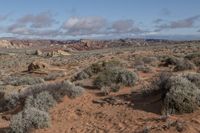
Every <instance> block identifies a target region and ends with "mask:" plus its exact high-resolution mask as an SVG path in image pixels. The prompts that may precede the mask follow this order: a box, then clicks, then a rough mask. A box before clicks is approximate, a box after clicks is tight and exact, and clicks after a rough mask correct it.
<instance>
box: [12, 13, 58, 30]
mask: <svg viewBox="0 0 200 133" xmlns="http://www.w3.org/2000/svg"><path fill="white" fill-rule="evenodd" d="M53 17H54V16H53V14H52V13H51V12H50V11H45V12H41V13H39V14H37V15H33V14H27V15H25V16H23V17H21V18H19V19H18V20H17V22H16V24H15V25H30V27H32V28H46V27H50V26H52V25H53V24H54V23H56V20H55V19H54V18H53Z"/></svg>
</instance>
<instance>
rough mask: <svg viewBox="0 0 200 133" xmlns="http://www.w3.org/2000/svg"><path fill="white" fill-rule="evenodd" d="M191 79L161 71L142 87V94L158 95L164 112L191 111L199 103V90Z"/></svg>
mask: <svg viewBox="0 0 200 133" xmlns="http://www.w3.org/2000/svg"><path fill="white" fill-rule="evenodd" d="M191 81H192V80H188V78H186V76H185V75H184V76H183V75H178V76H175V75H172V74H170V73H162V74H160V76H158V78H156V80H154V81H152V83H151V84H150V85H149V86H147V87H144V88H145V89H144V90H142V94H143V96H145V97H146V96H154V95H155V96H156V95H160V97H161V99H160V100H161V101H162V110H161V111H162V113H164V114H179V113H191V112H193V111H194V110H196V109H197V108H198V106H199V105H200V90H199V89H198V87H197V86H196V85H195V84H194V82H191ZM147 88H148V89H147Z"/></svg>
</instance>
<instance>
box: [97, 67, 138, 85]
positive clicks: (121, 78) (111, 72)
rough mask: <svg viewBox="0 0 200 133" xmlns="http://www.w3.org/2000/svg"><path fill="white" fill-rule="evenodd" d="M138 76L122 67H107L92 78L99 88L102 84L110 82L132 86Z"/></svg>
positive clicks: (109, 83)
mask: <svg viewBox="0 0 200 133" xmlns="http://www.w3.org/2000/svg"><path fill="white" fill-rule="evenodd" d="M137 79H138V77H137V75H136V74H135V73H133V72H130V71H127V70H124V69H122V68H115V69H108V70H105V71H103V72H102V73H100V74H99V75H98V76H97V78H96V79H95V80H94V85H95V86H96V87H97V88H99V89H101V88H102V87H103V86H110V85H111V84H113V83H114V84H122V85H124V86H133V85H134V84H135V82H136V81H137Z"/></svg>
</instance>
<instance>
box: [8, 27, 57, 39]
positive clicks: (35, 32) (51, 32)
mask: <svg viewBox="0 0 200 133" xmlns="http://www.w3.org/2000/svg"><path fill="white" fill-rule="evenodd" d="M6 32H7V33H11V34H14V35H25V36H37V37H44V36H48V37H56V36H58V35H60V32H59V30H58V29H37V28H36V29H35V28H30V27H27V26H26V25H11V26H9V27H8V28H7V29H6Z"/></svg>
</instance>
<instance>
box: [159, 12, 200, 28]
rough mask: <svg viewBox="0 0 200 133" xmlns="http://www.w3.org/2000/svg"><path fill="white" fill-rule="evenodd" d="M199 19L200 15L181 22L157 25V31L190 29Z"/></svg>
mask: <svg viewBox="0 0 200 133" xmlns="http://www.w3.org/2000/svg"><path fill="white" fill-rule="evenodd" d="M199 18H200V15H196V16H193V17H189V18H186V19H182V20H177V21H170V22H168V23H164V24H160V25H157V26H156V27H157V30H164V29H178V28H192V27H194V26H195V22H196V21H197V20H198V19H199Z"/></svg>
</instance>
